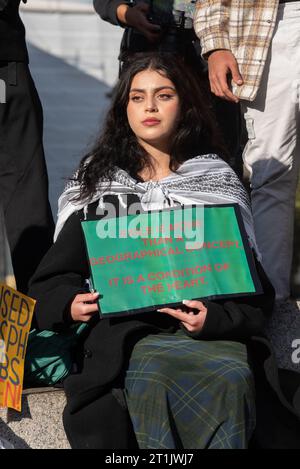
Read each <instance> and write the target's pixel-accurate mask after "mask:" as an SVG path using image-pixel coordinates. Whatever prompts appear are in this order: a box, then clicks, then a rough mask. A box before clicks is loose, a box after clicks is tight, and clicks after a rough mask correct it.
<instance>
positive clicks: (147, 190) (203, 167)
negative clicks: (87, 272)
mask: <svg viewBox="0 0 300 469" xmlns="http://www.w3.org/2000/svg"><path fill="white" fill-rule="evenodd" d="M75 176H76V175H75ZM74 179H76V177H75V178H74ZM79 193H80V184H79V182H76V181H71V182H70V183H69V184H68V185H67V186H66V188H65V190H64V192H63V193H62V195H61V196H60V198H59V201H58V220H57V224H56V229H55V234H54V240H56V238H57V236H58V234H59V232H60V231H61V229H62V227H63V225H64V223H65V222H66V220H67V219H68V218H69V217H70V215H72V213H74V212H76V211H78V210H82V209H83V210H84V212H86V211H87V207H88V204H90V203H94V202H96V201H97V200H98V201H99V206H100V207H101V208H103V196H104V195H108V194H114V195H117V196H118V198H119V201H120V204H121V205H122V206H124V205H125V202H124V196H126V195H127V194H136V195H137V196H138V197H139V199H140V202H141V206H142V209H143V210H157V209H163V208H167V207H175V206H176V205H193V204H195V205H203V204H207V205H209V204H218V205H219V204H231V203H237V204H239V206H240V209H241V214H242V217H243V221H244V225H245V229H246V232H247V235H248V239H249V243H250V246H251V247H252V248H254V249H255V251H256V255H257V257H258V259H259V260H260V259H261V256H260V253H259V251H258V248H257V245H256V241H255V235H254V227H253V218H252V213H251V207H250V200H249V197H248V194H247V192H246V190H245V188H244V186H243V185H242V183H241V182H240V180H239V178H238V177H237V175H236V174H235V172H234V171H233V170H232V169H231V168H230V166H229V165H228V164H227V163H226V162H225V161H224V160H222V159H221V158H220V157H219V156H217V155H213V154H209V155H199V156H196V157H195V158H191V159H189V160H187V161H185V162H184V163H183V164H182V165H181V166H180V167H179V168H178V169H177V170H176V172H175V173H172V174H171V175H169V176H167V177H165V178H163V179H161V180H160V181H147V182H138V181H136V180H135V179H133V178H132V177H131V176H129V174H128V173H127V172H126V171H124V170H122V169H118V168H116V172H115V176H114V180H113V181H112V182H105V181H104V182H103V181H102V182H100V183H99V186H98V187H97V190H96V191H95V194H94V195H93V197H92V199H90V200H89V201H84V200H82V201H78V202H77V201H76V202H75V201H74V198H76V197H78V196H79Z"/></svg>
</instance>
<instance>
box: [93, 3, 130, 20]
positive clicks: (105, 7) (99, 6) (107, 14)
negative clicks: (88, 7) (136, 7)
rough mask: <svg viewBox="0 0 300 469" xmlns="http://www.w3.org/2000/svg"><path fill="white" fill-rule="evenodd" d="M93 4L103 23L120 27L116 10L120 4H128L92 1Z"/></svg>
mask: <svg viewBox="0 0 300 469" xmlns="http://www.w3.org/2000/svg"><path fill="white" fill-rule="evenodd" d="M93 2H94V8H95V10H96V12H97V13H98V15H99V16H100V17H101V18H102V19H103V20H104V21H108V22H109V23H111V24H115V25H119V26H121V24H120V23H119V21H118V18H117V8H118V6H119V5H122V4H127V5H129V4H130V2H129V1H126V0H125V1H122V0H93Z"/></svg>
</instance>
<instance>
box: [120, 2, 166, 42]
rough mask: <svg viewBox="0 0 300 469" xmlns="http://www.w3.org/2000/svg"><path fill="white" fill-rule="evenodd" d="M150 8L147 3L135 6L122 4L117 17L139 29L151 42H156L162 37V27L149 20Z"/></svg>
mask: <svg viewBox="0 0 300 469" xmlns="http://www.w3.org/2000/svg"><path fill="white" fill-rule="evenodd" d="M149 8H150V7H149V5H148V4H147V3H139V4H138V5H135V6H134V7H130V6H128V5H124V4H122V5H119V6H118V8H117V17H118V20H119V21H120V22H121V23H123V24H125V25H126V26H131V27H132V28H135V29H137V30H138V31H139V32H140V33H142V34H143V35H144V36H145V37H146V38H147V39H148V41H149V42H156V41H158V40H159V38H160V34H161V28H160V26H158V25H156V24H153V23H150V21H149V20H148V18H147V14H148V13H149Z"/></svg>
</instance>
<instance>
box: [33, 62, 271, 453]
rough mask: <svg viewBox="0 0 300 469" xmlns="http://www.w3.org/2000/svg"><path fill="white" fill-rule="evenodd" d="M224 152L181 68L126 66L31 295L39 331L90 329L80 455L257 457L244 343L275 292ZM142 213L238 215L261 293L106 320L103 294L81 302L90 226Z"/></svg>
mask: <svg viewBox="0 0 300 469" xmlns="http://www.w3.org/2000/svg"><path fill="white" fill-rule="evenodd" d="M216 142H217V135H216V133H215V131H214V127H213V124H212V121H211V118H210V113H209V109H208V107H207V105H206V102H205V99H204V97H203V95H202V92H201V85H199V83H198V82H197V80H196V79H195V78H194V76H193V74H192V72H190V71H189V70H188V68H187V67H186V66H185V64H184V62H183V60H181V59H180V58H176V57H174V56H172V57H170V56H167V55H165V56H161V55H155V54H149V55H145V54H144V55H143V56H142V57H136V58H135V60H133V61H132V62H131V63H128V64H127V66H126V69H124V70H123V74H122V76H121V79H120V82H119V84H118V88H117V92H116V95H115V98H114V102H113V103H112V107H111V109H110V111H109V113H108V117H107V120H106V124H105V127H104V130H103V132H102V134H101V137H100V139H99V141H98V142H97V144H96V146H95V148H94V149H93V151H91V153H90V154H89V155H87V157H86V158H84V160H83V161H82V163H81V165H80V168H79V171H78V172H77V174H76V176H75V177H74V179H73V181H72V182H71V183H70V184H69V185H68V186H67V188H66V189H65V191H64V193H63V194H62V196H61V198H60V201H59V218H58V223H57V227H56V242H55V244H54V245H53V247H52V248H51V249H50V251H49V252H48V254H47V255H46V257H45V258H44V260H43V261H42V263H41V265H40V266H39V268H38V271H37V272H36V274H35V276H34V277H33V279H32V283H31V290H30V294H31V296H32V297H34V298H36V299H37V305H36V321H37V324H38V326H39V328H41V329H43V328H44V329H50V328H52V329H56V330H58V329H59V328H62V327H67V326H68V325H70V324H72V323H76V322H88V323H89V325H90V327H89V330H88V333H87V336H86V338H85V339H84V344H83V347H82V350H81V349H80V350H79V352H78V363H77V366H78V372H77V373H74V374H72V375H71V376H69V377H68V378H67V379H66V380H65V382H64V385H65V390H66V395H67V406H66V408H65V412H64V425H65V429H66V432H67V435H68V438H69V440H70V443H71V445H72V447H74V448H116V449H117V448H119V449H121V448H128V447H134V446H135V445H136V444H138V446H139V447H140V448H245V447H247V444H248V441H249V439H250V437H251V435H252V432H253V429H254V426H255V399H254V382H253V375H252V371H251V368H250V365H249V363H248V355H247V347H246V345H245V344H246V343H248V341H250V338H251V336H253V335H256V334H260V332H261V330H262V327H263V324H264V317H265V316H266V315H268V314H270V312H271V310H272V304H273V288H272V286H271V285H270V283H269V282H268V280H267V278H266V276H265V274H264V272H263V270H262V268H261V266H260V263H259V261H258V260H257V259H256V257H257V256H258V254H257V250H256V246H255V238H254V235H253V227H252V219H251V212H250V207H249V201H248V197H247V194H246V192H245V190H244V188H243V186H242V185H241V183H240V182H239V180H238V178H237V177H236V175H235V173H234V172H233V171H232V170H231V168H230V167H229V166H228V165H227V164H226V162H225V161H224V160H223V159H222V158H220V157H219V156H217V155H216V154H215V152H216ZM136 202H138V203H139V204H140V206H141V209H142V210H152V209H157V208H163V207H170V206H176V205H178V204H180V203H181V204H203V203H205V204H212V203H213V204H222V203H233V202H235V203H238V204H239V205H240V208H241V212H242V215H243V219H244V223H245V228H246V231H247V234H248V238H249V242H250V245H251V246H252V248H253V253H254V256H255V259H256V266H257V271H258V274H259V276H260V280H261V283H262V286H263V289H264V292H263V294H261V295H257V296H252V297H250V296H249V297H247V296H244V297H239V298H237V299H236V301H233V300H232V299H231V300H230V301H226V300H219V301H207V300H206V301H188V300H187V301H185V302H184V305H183V306H182V308H179V309H176V310H175V309H172V308H168V307H165V308H162V309H161V310H160V311H153V312H151V313H144V314H138V315H133V316H130V317H125V318H124V317H118V318H112V319H101V320H100V319H99V315H98V304H97V300H98V298H99V293H86V292H85V279H87V278H88V277H89V276H90V274H89V268H88V260H87V257H86V251H85V245H84V239H83V233H82V229H81V225H80V220H81V219H82V218H83V217H85V216H87V215H90V214H91V215H93V214H94V213H95V211H96V210H97V208H98V207H99V206H100V207H104V208H105V206H107V207H108V204H114V206H115V208H116V211H117V214H118V209H119V204H122V207H124V205H126V206H127V207H128V208H129V207H130V205H131V203H136ZM100 293H101V292H100ZM195 312H196V313H197V314H193V313H195Z"/></svg>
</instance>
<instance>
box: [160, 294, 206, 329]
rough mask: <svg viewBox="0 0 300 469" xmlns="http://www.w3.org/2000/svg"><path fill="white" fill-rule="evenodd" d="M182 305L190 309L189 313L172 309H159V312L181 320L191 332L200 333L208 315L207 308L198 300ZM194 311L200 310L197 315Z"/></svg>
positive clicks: (185, 301)
mask: <svg viewBox="0 0 300 469" xmlns="http://www.w3.org/2000/svg"><path fill="white" fill-rule="evenodd" d="M182 303H183V304H184V305H185V306H187V307H188V310H187V311H183V310H182V309H172V308H162V309H158V311H159V312H161V313H166V314H169V315H170V316H173V317H174V318H176V319H179V321H181V323H182V324H183V325H184V327H185V328H186V329H187V330H188V331H189V332H200V331H201V330H202V328H203V326H204V322H205V319H206V315H207V308H206V306H204V304H203V303H202V302H201V301H196V300H183V302H182ZM192 310H198V312H196V313H195V311H192Z"/></svg>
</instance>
